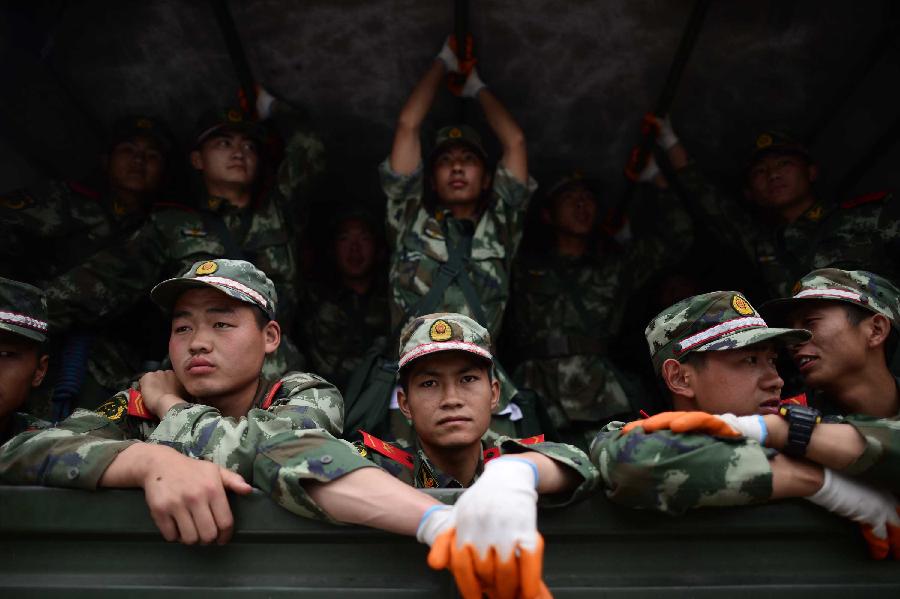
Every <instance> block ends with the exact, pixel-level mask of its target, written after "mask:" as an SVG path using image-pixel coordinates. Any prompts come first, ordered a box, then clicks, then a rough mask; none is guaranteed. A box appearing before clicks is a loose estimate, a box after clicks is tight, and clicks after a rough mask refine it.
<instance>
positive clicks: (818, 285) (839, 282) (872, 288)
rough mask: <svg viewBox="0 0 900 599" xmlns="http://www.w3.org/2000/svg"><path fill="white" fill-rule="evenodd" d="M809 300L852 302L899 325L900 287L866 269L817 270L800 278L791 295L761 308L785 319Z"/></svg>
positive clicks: (769, 315) (772, 317) (773, 318)
mask: <svg viewBox="0 0 900 599" xmlns="http://www.w3.org/2000/svg"><path fill="white" fill-rule="evenodd" d="M809 300H820V301H821V300H829V301H836V302H844V303H847V304H853V305H855V306H859V307H860V308H863V309H864V310H868V311H869V312H873V313H875V314H882V315H884V316H886V317H887V319H888V320H890V321H891V324H892V325H893V326H894V327H900V289H897V287H896V286H895V285H894V284H893V283H892V282H891V281H889V280H888V279H886V278H884V277H882V276H881V275H876V274H875V273H872V272H868V271H865V270H840V269H838V268H820V269H818V270H814V271H812V272H811V273H809V274H808V275H806V276H805V277H803V278H802V279H800V280H799V281H797V284H796V285H794V290H793V293H792V297H787V298H782V299H776V300H771V301H768V302H766V303H765V304H763V305H762V310H763V311H764V312H765V314H766V315H767V316H768V317H769V318H771V319H772V320H773V321H777V320H782V319H784V317H785V316H786V315H787V313H788V312H789V311H790V310H791V309H793V308H796V307H797V306H799V305H801V304H802V303H803V302H804V301H807V302H808V301H809Z"/></svg>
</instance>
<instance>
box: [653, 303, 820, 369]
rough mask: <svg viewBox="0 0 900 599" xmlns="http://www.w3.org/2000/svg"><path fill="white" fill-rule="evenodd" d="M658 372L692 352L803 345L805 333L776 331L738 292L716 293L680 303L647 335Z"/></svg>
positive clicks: (662, 315) (807, 334)
mask: <svg viewBox="0 0 900 599" xmlns="http://www.w3.org/2000/svg"><path fill="white" fill-rule="evenodd" d="M644 336H645V337H646V338H647V344H648V345H649V346H650V357H651V359H652V360H653V367H654V369H655V370H656V372H659V371H660V369H661V368H662V364H663V362H665V361H666V360H668V359H669V358H673V359H675V360H678V361H679V362H681V361H683V360H684V359H685V358H686V357H687V356H688V355H689V354H690V353H692V352H707V351H723V350H727V349H738V348H741V347H747V346H750V345H754V344H756V343H760V342H762V341H769V340H775V339H777V340H779V341H783V342H785V343H800V342H803V341H806V340H808V339H809V338H810V337H812V334H811V333H810V332H809V331H806V330H803V329H774V328H770V327H769V325H767V324H766V321H765V320H763V319H762V317H761V316H760V315H759V313H757V311H756V310H755V309H754V308H753V306H751V305H750V302H748V301H747V298H745V297H744V296H743V295H741V294H740V293H738V292H737V291H713V292H712V293H704V294H702V295H695V296H693V297H689V298H687V299H684V300H681V301H680V302H678V303H677V304H675V305H674V306H670V307H669V308H666V309H665V310H663V311H662V312H660V313H659V314H658V315H657V316H656V318H654V319H653V320H652V321H650V324H649V325H647V328H646V330H645V331H644Z"/></svg>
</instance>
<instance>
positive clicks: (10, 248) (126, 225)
mask: <svg viewBox="0 0 900 599" xmlns="http://www.w3.org/2000/svg"><path fill="white" fill-rule="evenodd" d="M143 219H144V215H143V214H133V213H126V212H125V211H124V210H123V209H122V208H121V207H120V206H118V205H117V204H116V203H115V202H113V201H112V200H111V199H110V198H107V197H104V196H103V195H102V194H100V193H99V192H97V191H94V190H93V189H90V188H88V187H86V186H85V185H82V184H80V183H77V182H74V181H46V182H43V183H40V184H38V185H35V186H33V187H31V188H28V189H20V190H17V191H13V192H10V193H7V194H4V195H3V196H2V197H0V256H2V257H3V258H4V260H3V261H4V263H5V264H4V267H3V268H4V271H6V270H8V269H14V268H16V265H17V264H18V265H22V266H23V267H25V268H27V271H22V272H21V274H18V273H17V272H16V271H12V272H10V273H8V274H10V275H16V276H15V278H17V279H21V280H30V281H33V282H35V283H36V284H38V285H39V286H40V285H42V284H43V283H44V282H45V281H48V280H50V279H51V278H53V277H54V276H56V275H58V274H60V273H62V272H65V271H66V270H68V269H69V268H71V267H73V266H75V265H77V264H80V263H81V262H83V261H84V260H86V259H87V258H88V256H90V255H92V254H94V253H95V252H98V251H100V250H101V249H103V248H105V247H107V246H109V245H111V244H113V243H115V242H116V241H118V240H120V239H122V238H124V237H125V236H127V235H128V234H129V233H131V232H133V231H134V230H135V229H137V228H138V227H139V226H140V224H141V222H142V221H143Z"/></svg>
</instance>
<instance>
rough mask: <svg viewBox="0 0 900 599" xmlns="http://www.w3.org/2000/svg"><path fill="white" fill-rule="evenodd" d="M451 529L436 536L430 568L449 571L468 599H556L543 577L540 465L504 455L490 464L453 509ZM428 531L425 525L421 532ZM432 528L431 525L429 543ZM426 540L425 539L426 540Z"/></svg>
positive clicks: (464, 596) (429, 527)
mask: <svg viewBox="0 0 900 599" xmlns="http://www.w3.org/2000/svg"><path fill="white" fill-rule="evenodd" d="M453 512H454V513H453V514H452V516H449V515H448V516H440V514H441V512H439V511H435V513H434V514H433V515H432V516H430V517H429V520H431V519H432V518H434V517H435V516H437V517H439V518H451V519H452V524H451V527H450V528H442V527H439V526H435V528H441V531H442V532H438V533H437V534H436V535H435V536H434V538H435V540H434V543H433V544H432V548H431V552H430V553H429V555H428V565H429V566H431V567H432V568H434V569H435V570H441V569H444V568H449V569H450V571H451V572H453V576H454V578H455V579H456V585H457V587H458V588H459V592H460V594H461V595H462V596H463V598H464V599H480V597H482V594H487V596H488V597H491V598H492V599H533V598H542V599H543V598H546V597H551V595H550V591H549V590H548V589H547V587H546V586H545V585H544V583H543V581H542V579H541V570H542V567H543V560H544V540H543V538H542V537H541V535H540V533H538V530H537V467H536V466H535V465H534V464H533V463H532V462H530V461H528V460H525V459H521V458H516V457H503V458H498V459H495V460H492V461H490V462H488V464H487V465H486V466H485V470H484V474H482V475H481V477H480V478H479V479H478V480H477V481H476V482H475V484H474V485H472V487H470V488H469V489H468V490H467V491H466V492H465V493H463V494H462V495H461V496H460V497H459V499H458V500H457V502H456V505H455V506H454V507H453ZM422 528H423V527H422V526H421V525H420V529H422ZM431 528H432V525H430V524H429V523H428V522H425V529H426V531H428V532H426V533H423V535H422V537H423V538H424V539H425V540H426V542H427V538H428V537H429V536H430V535H431V534H432V533H431V532H430V530H429V529H431ZM420 540H421V539H420Z"/></svg>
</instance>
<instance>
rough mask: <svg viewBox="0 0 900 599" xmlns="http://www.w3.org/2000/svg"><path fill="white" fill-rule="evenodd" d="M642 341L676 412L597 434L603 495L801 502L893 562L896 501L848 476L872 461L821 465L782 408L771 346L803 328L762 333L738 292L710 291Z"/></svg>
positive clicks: (794, 411)
mask: <svg viewBox="0 0 900 599" xmlns="http://www.w3.org/2000/svg"><path fill="white" fill-rule="evenodd" d="M646 336H647V342H648V344H649V346H650V351H651V356H652V359H653V365H654V368H655V369H656V372H657V373H658V374H659V376H660V378H661V380H662V383H663V384H664V385H665V387H666V388H667V389H668V391H669V393H670V395H671V399H672V407H673V408H674V410H675V411H673V412H663V413H661V414H657V415H655V416H652V417H650V418H648V419H645V420H637V421H634V422H631V423H629V424H628V425H624V424H623V423H621V422H617V423H611V424H609V425H608V426H607V427H606V429H605V430H604V432H602V433H601V434H600V435H598V436H597V438H596V439H595V441H594V444H593V446H592V448H591V458H592V460H593V461H594V463H595V464H597V465H598V467H599V468H600V472H601V475H602V477H603V480H604V483H605V485H606V489H607V495H608V496H609V497H610V498H611V499H613V500H615V501H617V502H619V503H623V504H625V505H629V506H632V507H641V508H649V509H656V510H660V511H667V512H671V513H681V512H683V511H685V510H687V509H690V508H695V507H700V506H710V505H715V506H723V505H744V504H750V503H760V502H764V501H769V500H773V499H780V498H787V497H804V498H806V499H808V500H809V501H811V502H812V503H815V504H816V505H819V506H822V507H824V508H826V509H828V510H829V511H832V512H834V513H836V514H838V515H841V516H844V517H847V518H850V519H852V520H854V521H856V522H859V523H860V524H862V526H863V533H864V536H865V537H866V540H867V541H868V542H869V546H870V550H871V552H872V555H873V556H874V557H878V558H883V557H886V555H887V554H888V551H889V548H890V547H891V546H893V551H894V555H895V556H896V557H900V515H898V513H897V511H896V508H897V503H896V499H895V498H894V497H893V496H892V495H891V494H890V493H889V492H887V491H885V490H881V489H878V488H874V487H869V486H868V485H866V484H862V483H860V482H857V481H854V480H853V479H851V478H849V477H847V476H845V474H848V473H851V472H852V473H853V474H858V473H861V472H863V471H865V470H867V469H870V468H872V466H873V464H871V463H867V464H862V463H859V464H855V465H854V466H853V468H852V469H849V470H848V468H847V467H848V466H851V461H850V460H844V461H840V460H838V459H833V460H832V459H829V458H824V459H822V460H821V461H818V457H819V456H824V455H836V454H837V453H839V452H837V451H835V450H833V449H831V448H828V447H824V448H823V446H821V445H818V444H817V445H818V446H817V447H813V446H812V445H809V447H808V448H807V444H808V443H809V442H810V435H809V433H810V432H811V431H812V427H814V426H815V421H814V420H810V419H808V418H804V414H806V411H805V409H804V408H803V406H799V405H795V404H793V403H792V402H790V401H787V402H784V403H782V402H781V399H780V392H781V389H782V386H783V384H784V381H782V379H781V378H780V377H779V376H778V372H777V371H776V369H775V358H776V353H777V352H776V345H775V343H776V342H779V343H784V344H794V343H804V342H806V341H808V340H809V339H810V336H811V335H810V333H809V331H805V330H802V329H773V328H769V327H768V325H767V324H766V322H765V321H764V320H763V319H762V318H761V317H760V316H759V314H758V312H756V310H754V308H753V307H752V306H751V305H750V303H749V302H748V301H747V300H746V298H744V297H743V296H742V295H741V294H739V293H737V292H731V291H717V292H712V293H707V294H703V295H698V296H694V297H691V298H688V299H686V300H684V301H682V302H679V303H677V304H675V305H674V306H671V307H670V308H668V309H666V310H664V311H663V312H662V313H661V314H659V315H658V316H657V317H656V318H655V319H654V320H653V321H652V322H651V323H650V325H649V326H648V327H647V330H646ZM782 418H785V419H786V420H787V425H786V426H785V423H783V422H782V421H781V420H782ZM821 426H823V427H825V426H829V425H821ZM840 426H846V425H840ZM788 430H790V435H788V434H787V431H788ZM804 435H805V436H804ZM788 438H790V441H788ZM775 447H777V448H778V449H779V450H781V453H777V452H775V450H774V449H772V448H775ZM807 449H808V451H807ZM832 452H833V453H832ZM804 454H805V457H804ZM817 461H818V463H817ZM838 470H841V471H842V472H838ZM896 481H897V478H896V477H894V480H893V481H892V482H891V488H892V490H894V491H896V490H898V489H900V487H898V486H897V482H896Z"/></svg>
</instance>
